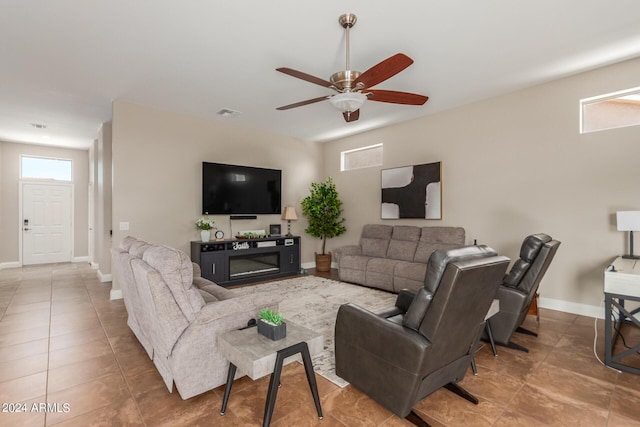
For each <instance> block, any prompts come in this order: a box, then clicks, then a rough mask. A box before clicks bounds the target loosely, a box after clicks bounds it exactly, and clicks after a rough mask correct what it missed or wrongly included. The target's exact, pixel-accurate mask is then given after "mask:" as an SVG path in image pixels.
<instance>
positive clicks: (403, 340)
mask: <svg viewBox="0 0 640 427" xmlns="http://www.w3.org/2000/svg"><path fill="white" fill-rule="evenodd" d="M335 342H336V344H335V345H336V354H337V353H338V352H340V349H339V348H338V347H339V346H341V345H344V346H346V347H349V348H358V349H360V350H363V351H364V352H366V353H368V354H371V355H372V357H375V358H377V359H381V360H384V362H385V363H387V364H390V365H392V366H396V367H399V368H401V369H402V370H404V371H407V372H414V373H415V372H418V371H419V369H420V366H421V365H422V361H423V359H424V357H425V351H426V349H427V348H428V347H430V346H431V343H430V342H429V341H428V340H427V339H426V338H425V337H424V336H422V335H420V334H419V333H417V332H415V331H413V330H411V329H408V328H405V327H403V326H402V325H399V324H397V323H394V322H390V321H388V320H387V319H385V318H383V317H380V316H377V315H375V314H374V313H372V312H370V311H367V310H365V309H363V308H361V307H358V306H357V305H354V304H344V305H342V306H340V309H339V310H338V315H337V318H336V329H335ZM342 350H343V351H342V352H340V353H341V354H342V355H343V356H344V357H346V359H349V358H350V354H351V353H352V352H350V351H349V350H348V348H343V349H342ZM345 350H346V351H345ZM336 360H337V359H336ZM355 362H356V361H354V363H355ZM357 363H362V361H359V362H357Z"/></svg>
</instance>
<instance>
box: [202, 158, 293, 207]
mask: <svg viewBox="0 0 640 427" xmlns="http://www.w3.org/2000/svg"><path fill="white" fill-rule="evenodd" d="M281 183H282V171H280V170H277V169H264V168H255V167H249V166H236V165H225V164H221V163H208V162H202V213H203V214H205V213H209V214H211V215H225V214H253V215H257V214H280V213H281V208H280V194H281V193H280V192H281V186H282V185H281Z"/></svg>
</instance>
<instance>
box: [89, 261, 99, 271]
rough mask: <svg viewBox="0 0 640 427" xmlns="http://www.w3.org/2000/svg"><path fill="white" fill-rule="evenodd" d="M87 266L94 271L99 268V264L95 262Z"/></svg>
mask: <svg viewBox="0 0 640 427" xmlns="http://www.w3.org/2000/svg"><path fill="white" fill-rule="evenodd" d="M89 265H90V266H91V268H93V269H94V270H97V269H99V268H100V264H98V263H97V262H90V263H89Z"/></svg>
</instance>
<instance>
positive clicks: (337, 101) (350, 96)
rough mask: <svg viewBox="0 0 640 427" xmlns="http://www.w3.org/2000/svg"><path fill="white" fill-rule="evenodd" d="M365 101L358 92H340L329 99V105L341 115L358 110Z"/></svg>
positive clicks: (364, 97) (362, 95) (365, 97)
mask: <svg viewBox="0 0 640 427" xmlns="http://www.w3.org/2000/svg"><path fill="white" fill-rule="evenodd" d="M366 100H367V96H366V95H365V94H363V93H360V92H342V93H338V94H335V95H333V96H332V97H331V98H329V102H331V105H333V106H334V107H336V108H337V109H338V110H340V111H342V112H343V113H346V112H353V111H357V110H359V109H360V107H362V104H364V101H366Z"/></svg>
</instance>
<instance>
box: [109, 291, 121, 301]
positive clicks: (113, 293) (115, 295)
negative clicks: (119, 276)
mask: <svg viewBox="0 0 640 427" xmlns="http://www.w3.org/2000/svg"><path fill="white" fill-rule="evenodd" d="M109 299H112V300H114V299H122V289H111V292H109Z"/></svg>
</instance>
